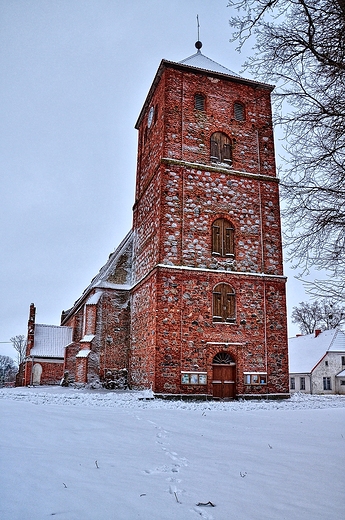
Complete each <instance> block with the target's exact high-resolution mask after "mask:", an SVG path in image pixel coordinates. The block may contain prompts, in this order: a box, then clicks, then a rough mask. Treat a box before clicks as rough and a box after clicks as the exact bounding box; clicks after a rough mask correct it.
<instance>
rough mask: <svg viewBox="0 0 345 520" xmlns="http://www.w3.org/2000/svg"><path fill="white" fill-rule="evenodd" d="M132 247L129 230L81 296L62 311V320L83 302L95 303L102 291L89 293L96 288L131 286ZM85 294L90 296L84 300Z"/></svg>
mask: <svg viewBox="0 0 345 520" xmlns="http://www.w3.org/2000/svg"><path fill="white" fill-rule="evenodd" d="M132 247H133V232H132V230H131V231H130V232H129V233H128V234H127V235H126V236H125V238H124V239H123V240H122V242H121V243H120V244H119V246H118V247H117V248H116V249H115V251H114V252H113V253H111V254H110V255H109V258H108V260H107V262H106V263H105V264H104V266H103V267H101V269H100V270H99V272H98V273H97V274H96V276H95V277H94V278H93V279H92V280H91V282H90V284H89V285H88V287H87V288H86V289H85V291H84V292H83V294H82V295H81V297H80V298H79V299H78V300H77V301H76V302H75V303H74V305H73V307H71V308H70V309H69V310H68V311H66V312H65V313H64V318H63V321H65V320H66V319H67V318H68V317H69V316H70V315H71V314H72V313H73V312H74V310H75V309H76V308H78V307H79V306H80V305H84V304H85V303H86V304H87V305H92V304H97V303H98V301H99V298H100V297H101V295H102V291H96V292H95V293H94V294H91V295H90V293H91V292H92V291H93V290H94V289H96V288H98V289H117V290H129V288H130V287H131V285H130V283H131V277H132ZM87 295H90V296H89V298H88V299H87V300H86V301H85V298H86V297H87Z"/></svg>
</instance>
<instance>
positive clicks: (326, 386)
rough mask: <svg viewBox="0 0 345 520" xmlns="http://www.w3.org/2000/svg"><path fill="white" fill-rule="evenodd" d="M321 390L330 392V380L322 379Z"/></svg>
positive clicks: (328, 378)
mask: <svg viewBox="0 0 345 520" xmlns="http://www.w3.org/2000/svg"><path fill="white" fill-rule="evenodd" d="M323 389H324V390H332V386H331V378H330V377H324V378H323Z"/></svg>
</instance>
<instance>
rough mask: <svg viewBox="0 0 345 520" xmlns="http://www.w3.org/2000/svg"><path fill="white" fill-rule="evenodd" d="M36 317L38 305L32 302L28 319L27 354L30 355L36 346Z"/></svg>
mask: <svg viewBox="0 0 345 520" xmlns="http://www.w3.org/2000/svg"><path fill="white" fill-rule="evenodd" d="M35 318H36V307H35V305H34V304H33V303H32V304H31V305H30V312H29V321H28V337H27V342H26V355H27V356H30V351H31V349H32V347H33V346H34V337H35Z"/></svg>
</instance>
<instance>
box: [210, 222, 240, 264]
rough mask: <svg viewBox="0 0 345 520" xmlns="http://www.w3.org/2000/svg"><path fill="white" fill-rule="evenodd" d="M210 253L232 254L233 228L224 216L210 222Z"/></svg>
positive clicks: (233, 249)
mask: <svg viewBox="0 0 345 520" xmlns="http://www.w3.org/2000/svg"><path fill="white" fill-rule="evenodd" d="M212 254H213V255H219V256H223V257H225V256H234V254H235V248H234V228H233V226H232V224H231V223H230V222H229V221H228V220H226V219H225V218H218V219H217V220H215V221H214V222H213V224H212Z"/></svg>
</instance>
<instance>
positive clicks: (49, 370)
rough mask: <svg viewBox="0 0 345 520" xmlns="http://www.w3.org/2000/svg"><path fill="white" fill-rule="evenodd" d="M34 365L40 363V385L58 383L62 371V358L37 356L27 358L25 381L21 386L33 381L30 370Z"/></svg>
mask: <svg viewBox="0 0 345 520" xmlns="http://www.w3.org/2000/svg"><path fill="white" fill-rule="evenodd" d="M35 365H40V367H41V369H42V372H41V376H40V382H39V384H41V385H58V384H59V383H60V381H61V379H62V377H63V373H64V362H63V359H57V360H54V359H50V360H47V359H44V358H37V359H35V358H34V359H33V360H29V361H27V362H26V364H25V381H24V385H23V386H29V385H31V384H33V383H35V381H33V375H32V370H33V368H34V367H35Z"/></svg>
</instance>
